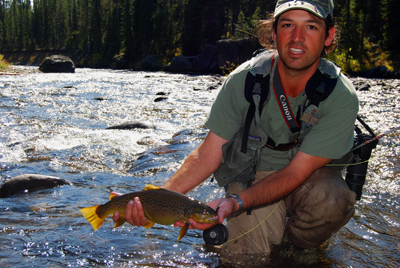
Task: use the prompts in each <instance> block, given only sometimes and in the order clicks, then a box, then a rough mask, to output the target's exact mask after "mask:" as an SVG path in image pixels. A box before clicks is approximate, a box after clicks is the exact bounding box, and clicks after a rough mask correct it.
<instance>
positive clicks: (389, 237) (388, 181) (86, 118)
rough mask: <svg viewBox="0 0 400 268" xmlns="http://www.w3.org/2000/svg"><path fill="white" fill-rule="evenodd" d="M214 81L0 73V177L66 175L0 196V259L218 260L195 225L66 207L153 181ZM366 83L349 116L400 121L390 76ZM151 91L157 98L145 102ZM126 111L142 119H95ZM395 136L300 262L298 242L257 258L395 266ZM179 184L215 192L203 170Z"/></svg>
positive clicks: (183, 150)
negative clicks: (115, 218)
mask: <svg viewBox="0 0 400 268" xmlns="http://www.w3.org/2000/svg"><path fill="white" fill-rule="evenodd" d="M16 68H20V69H22V70H25V71H26V70H32V68H33V67H16ZM353 80H354V82H355V83H356V84H357V83H358V84H361V83H363V82H365V81H364V80H358V79H353ZM222 81H223V78H222V77H218V76H207V75H203V76H193V75H179V74H165V73H146V72H131V71H114V70H92V69H77V70H76V73H75V74H42V73H36V72H33V73H28V74H25V75H19V76H1V77H0V92H1V93H0V115H1V117H0V183H3V182H5V181H7V180H8V179H10V178H12V177H15V176H17V175H20V174H31V173H34V174H43V175H51V176H56V177H60V178H63V179H67V180H69V181H71V182H72V183H73V185H70V186H68V185H67V186H62V187H57V188H53V189H46V190H39V191H36V192H31V193H22V194H18V195H15V196H12V197H10V198H4V199H0V266H1V267H79V266H83V267H97V266H101V267H105V266H112V267H229V266H230V264H228V263H227V262H226V261H224V260H223V259H222V260H221V259H220V257H219V256H218V254H217V253H213V252H212V251H209V250H208V249H207V248H206V247H205V246H204V241H203V239H202V233H201V232H200V231H198V230H189V231H188V234H187V235H186V236H185V237H184V238H183V239H182V240H181V241H180V242H176V240H177V237H178V233H179V229H177V228H173V227H172V226H164V225H158V224H156V225H155V226H154V227H153V228H150V229H144V228H143V227H141V228H137V227H133V226H130V225H129V224H124V225H123V226H121V227H119V228H116V229H112V228H111V227H112V225H113V223H112V220H111V218H110V217H109V218H107V219H106V221H105V223H104V225H103V226H102V227H101V228H100V229H99V230H97V231H96V232H94V231H93V229H92V227H91V226H90V224H89V223H88V222H87V221H86V220H85V219H84V218H83V217H82V215H81V214H80V213H79V211H78V210H79V209H80V208H83V207H86V206H92V205H96V204H102V203H105V202H106V201H107V200H108V195H109V193H110V190H114V191H117V192H121V193H128V192H131V191H138V190H141V189H142V188H143V187H144V185H145V184H148V183H151V184H155V185H162V184H163V183H164V182H165V181H166V180H167V179H168V178H169V177H170V176H171V175H172V174H173V173H174V171H175V170H176V169H177V168H178V167H179V166H180V165H181V164H182V161H183V160H184V158H185V157H186V156H187V155H188V154H189V153H190V152H191V151H192V150H193V149H194V148H196V146H197V145H198V144H199V143H200V142H201V141H202V140H203V139H204V137H205V135H206V133H207V130H206V129H205V128H204V126H203V123H204V121H205V119H206V117H207V114H208V112H209V110H210V106H211V104H212V102H213V100H214V99H215V97H216V95H217V93H218V90H216V89H215V90H210V88H218V87H219V86H220V84H221V82H222ZM368 82H369V83H370V84H371V85H372V87H371V88H370V90H369V91H359V92H358V93H359V97H360V101H361V111H360V115H362V116H363V118H364V119H365V120H366V121H367V122H368V124H369V125H370V126H371V128H372V129H374V130H375V131H376V132H377V134H379V133H382V132H385V131H387V130H389V129H391V128H394V127H396V126H398V125H400V118H399V108H400V104H399V103H400V97H399V96H400V94H399V91H400V81H398V80H386V81H385V80H368ZM160 92H161V93H162V94H165V95H160ZM160 96H163V97H166V99H164V100H162V101H155V100H156V99H157V98H158V97H160ZM128 121H140V122H143V123H146V124H151V125H154V128H148V129H134V130H110V129H106V128H107V127H109V126H112V125H117V124H120V123H125V122H128ZM398 142H399V138H398V133H396V132H395V133H393V134H391V135H388V136H385V137H383V138H382V139H381V140H380V144H379V145H378V146H377V148H376V149H375V150H374V153H373V158H372V159H371V161H370V164H369V172H368V176H367V184H366V185H365V187H364V192H363V197H362V199H361V201H359V202H358V203H357V215H356V216H355V217H354V218H353V219H351V221H350V222H349V223H348V224H347V225H346V226H345V227H344V228H342V229H341V230H340V231H339V232H338V233H337V234H335V235H334V236H333V237H332V238H331V239H330V240H329V241H327V242H326V243H325V244H324V245H323V246H321V247H320V248H319V249H317V250H315V251H312V253H311V261H310V258H309V259H308V260H307V261H304V262H302V261H301V260H300V261H299V260H298V259H299V256H300V257H302V255H307V254H308V255H310V252H297V253H293V252H283V253H281V254H279V255H278V256H275V257H272V260H271V261H270V262H269V264H268V265H272V266H275V267H293V266H298V267H399V266H400V252H399V251H400V235H399V233H400V216H399V215H398V213H397V211H398V209H399V205H400V201H399V198H398V197H399V187H400V185H399V182H400V174H399V168H400V163H399V156H398V154H399V147H398V146H397V143H398ZM189 195H190V196H192V197H194V198H197V199H199V200H202V201H203V202H206V203H207V202H210V201H211V200H213V199H215V198H218V197H221V196H223V191H222V190H221V189H220V188H218V187H217V185H216V183H215V182H211V181H210V180H207V181H206V182H204V183H203V184H202V185H201V187H197V188H196V189H195V190H193V191H192V192H191V193H190V194H189ZM294 255H296V256H295V257H296V258H297V259H296V261H293V260H294V258H295V257H294Z"/></svg>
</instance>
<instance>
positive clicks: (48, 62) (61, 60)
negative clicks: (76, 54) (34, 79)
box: [39, 55, 75, 73]
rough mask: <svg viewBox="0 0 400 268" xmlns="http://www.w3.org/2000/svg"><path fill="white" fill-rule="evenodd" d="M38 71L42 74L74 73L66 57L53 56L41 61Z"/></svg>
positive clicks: (70, 62)
mask: <svg viewBox="0 0 400 268" xmlns="http://www.w3.org/2000/svg"><path fill="white" fill-rule="evenodd" d="M39 70H40V71H41V72H43V73H75V65H74V62H73V61H72V60H71V59H70V58H68V57H66V56H61V55H53V56H50V57H47V58H45V59H44V60H43V62H42V63H41V64H40V66H39Z"/></svg>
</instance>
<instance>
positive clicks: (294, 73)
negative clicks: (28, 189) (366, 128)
mask: <svg viewBox="0 0 400 268" xmlns="http://www.w3.org/2000/svg"><path fill="white" fill-rule="evenodd" d="M332 22H333V1H332V0H319V1H312V0H308V1H287V0H279V1H278V2H277V5H276V9H275V13H274V23H273V31H272V39H273V41H274V42H275V43H276V48H277V51H278V54H277V55H274V56H273V58H272V59H270V58H271V57H270V58H268V59H270V60H271V62H272V63H274V64H273V66H272V64H271V68H270V69H269V68H268V73H269V74H271V77H272V78H271V86H272V87H270V91H272V92H271V93H270V97H269V99H268V100H267V101H266V103H265V104H264V105H263V106H262V105H261V104H260V107H258V108H260V109H262V112H261V115H260V122H261V129H262V131H263V132H264V133H265V134H266V136H268V139H271V140H273V141H274V143H275V144H281V145H287V144H293V146H289V148H287V149H282V150H281V149H279V148H283V147H285V146H269V147H268V148H267V147H264V148H262V151H261V160H260V164H259V166H258V170H257V173H256V174H255V180H254V181H250V183H248V184H247V186H246V185H243V183H239V182H238V181H231V182H229V183H228V184H227V198H220V199H217V200H214V201H212V202H211V203H210V204H209V206H211V207H212V208H214V209H217V208H218V219H219V222H220V223H222V222H223V220H224V219H225V218H228V222H227V228H228V230H229V239H232V238H236V237H238V236H240V235H242V234H244V233H246V232H247V231H249V230H250V229H252V228H253V227H254V226H257V225H258V224H259V223H261V224H260V226H258V227H257V228H256V229H254V230H253V231H251V232H249V233H246V234H245V235H244V236H242V237H240V238H238V239H237V240H235V241H233V242H231V243H227V244H226V247H227V248H228V249H229V250H230V251H232V253H239V254H240V253H244V254H247V253H269V252H270V251H271V245H273V244H280V243H281V242H282V239H283V236H284V233H285V229H286V235H287V238H288V241H289V242H290V243H293V244H294V245H296V246H298V247H302V248H315V247H317V246H319V245H320V244H322V243H323V242H324V241H326V240H327V239H328V238H329V237H331V235H332V234H333V233H334V232H337V231H338V230H339V229H340V228H341V227H342V226H344V225H345V224H346V223H347V222H348V221H349V220H350V218H351V217H352V215H353V214H354V204H355V194H354V193H353V192H351V191H350V190H349V189H348V187H347V185H346V183H345V182H344V180H343V178H342V175H341V172H340V171H338V170H335V169H333V168H332V167H325V166H326V165H327V164H329V163H330V162H331V161H332V160H333V159H340V158H342V157H343V156H344V155H346V153H347V152H348V151H349V150H350V149H351V147H352V146H353V135H354V133H353V127H354V122H355V120H356V115H357V112H358V98H357V95H356V92H355V90H354V87H353V86H352V85H351V83H350V81H349V80H348V79H347V78H346V77H345V76H344V75H343V74H341V73H340V70H337V69H335V70H336V71H335V72H336V73H335V74H334V75H333V76H335V77H334V79H335V82H336V84H335V86H334V89H333V91H332V93H330V95H329V96H328V97H327V98H326V99H325V100H323V101H321V102H320V103H319V105H318V107H316V109H318V118H315V119H316V120H317V122H316V123H315V122H314V123H313V124H308V123H303V124H302V123H300V122H294V123H295V124H298V125H299V129H301V130H300V131H297V132H294V133H293V132H292V131H291V129H290V128H289V126H288V123H287V121H288V116H290V113H289V110H290V111H292V113H291V114H293V115H296V114H298V110H299V109H300V111H301V110H302V109H303V108H305V107H304V105H303V104H302V103H304V93H305V88H306V85H307V83H308V81H309V80H310V78H311V77H312V76H313V75H314V73H316V72H317V71H320V72H322V73H325V74H326V73H327V70H326V69H327V67H326V66H328V65H329V66H331V67H332V66H333V65H332V64H331V65H330V63H329V62H327V61H326V60H322V59H321V55H323V54H324V52H325V50H326V48H328V47H330V46H331V45H332V43H333V41H334V35H335V29H334V27H333V23H332ZM267 57H269V56H267ZM251 68H252V61H249V62H246V63H244V64H242V65H241V66H240V67H238V68H237V69H236V70H235V71H234V72H233V73H232V74H231V75H230V76H229V77H228V78H227V80H226V81H225V83H224V85H223V87H222V89H221V91H220V93H219V95H218V97H217V99H216V101H215V103H214V104H213V107H212V110H211V112H210V115H209V118H208V119H207V122H206V126H207V127H208V128H209V130H210V132H209V133H208V135H207V137H206V138H205V140H204V141H203V142H202V143H201V144H200V145H199V147H198V148H197V149H196V150H194V151H193V152H192V153H191V154H190V155H189V156H188V157H187V159H186V160H185V161H184V163H183V164H182V166H181V167H180V168H179V169H178V171H177V172H176V173H175V174H174V175H173V176H172V177H171V178H170V179H169V180H168V181H167V182H166V183H165V184H164V186H163V187H164V188H166V189H170V190H173V191H177V192H180V193H184V194H186V193H188V192H189V191H191V190H192V189H193V188H195V187H196V186H198V185H199V184H201V183H202V182H203V181H205V180H206V179H207V178H209V177H210V176H211V175H212V174H214V173H215V172H216V171H217V170H218V169H221V167H222V166H223V165H225V164H226V162H229V161H228V158H229V157H227V156H226V155H224V153H225V154H226V148H225V147H223V145H225V144H227V145H228V144H231V143H230V141H232V140H234V139H236V138H235V137H236V136H235V134H237V133H241V132H242V129H243V125H244V124H245V118H246V113H247V111H248V107H249V105H250V104H249V102H247V101H246V100H245V99H244V96H243V95H244V94H243V92H244V87H245V80H246V76H247V74H248V73H249V71H250V70H251ZM331 69H332V68H331ZM274 73H275V75H273V74H274ZM276 88H282V89H283V93H282V95H280V97H279V96H278V95H279V94H278V93H276V92H277V91H276V90H275V89H276ZM274 90H275V94H273V92H274ZM285 94H286V96H285ZM275 95H276V96H275ZM282 96H285V97H284V98H283V97H282ZM282 100H285V101H286V102H282ZM287 106H290V107H289V108H290V109H286V108H287ZM282 107H283V108H282ZM281 109H282V112H281ZM286 112H288V113H287V114H286ZM299 113H300V114H301V112H299ZM285 114H286V115H285ZM285 117H286V118H285ZM292 121H293V120H292ZM296 121H299V120H296ZM252 124H254V123H252ZM304 126H306V127H304ZM250 134H252V133H250ZM249 137H250V136H249ZM241 139H242V138H240V139H239V140H240V141H241ZM286 147H288V146H286ZM288 149H289V150H288ZM221 159H224V161H223V162H222V161H221ZM221 163H222V164H221ZM217 173H218V171H217ZM228 177H229V176H228ZM217 179H218V178H217ZM218 182H219V183H220V181H218ZM232 194H236V195H233V196H231V195H232ZM280 200H282V201H280ZM250 209H251V210H250ZM247 210H249V211H250V213H246V211H247ZM248 214H250V215H248ZM286 217H288V220H287V222H286ZM118 218H119V215H118V213H116V214H115V215H114V221H116V220H117V219H118ZM125 218H126V220H127V221H128V222H129V223H131V224H132V225H135V226H143V225H145V224H146V223H147V219H146V218H145V216H144V214H143V209H142V206H141V203H140V200H139V199H137V198H135V200H134V201H131V202H130V203H129V204H128V206H127V210H126V214H125ZM190 224H191V228H196V229H200V230H204V229H207V228H209V227H210V226H211V225H209V224H201V223H197V222H195V221H194V220H190ZM175 225H176V226H182V223H180V222H177V223H176V224H175ZM285 226H286V228H285Z"/></svg>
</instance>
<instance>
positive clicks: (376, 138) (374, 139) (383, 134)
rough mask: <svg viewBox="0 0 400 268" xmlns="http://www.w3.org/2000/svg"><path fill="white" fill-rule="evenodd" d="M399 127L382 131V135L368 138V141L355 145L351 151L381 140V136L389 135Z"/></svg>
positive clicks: (399, 127)
mask: <svg viewBox="0 0 400 268" xmlns="http://www.w3.org/2000/svg"><path fill="white" fill-rule="evenodd" d="M398 129H400V126H398V127H395V128H393V129H390V130H388V131H386V132H385V133H382V134H380V135H378V136H375V137H373V138H372V139H370V140H367V141H365V142H363V143H362V144H360V145H357V146H355V147H353V149H351V150H350V152H353V151H355V150H357V149H360V148H361V147H363V146H365V145H367V144H370V143H371V142H374V141H377V140H379V139H380V138H382V137H383V136H387V135H389V134H390V133H393V132H395V131H396V130H398Z"/></svg>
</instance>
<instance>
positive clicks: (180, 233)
mask: <svg viewBox="0 0 400 268" xmlns="http://www.w3.org/2000/svg"><path fill="white" fill-rule="evenodd" d="M188 229H189V223H186V224H185V226H183V227H182V228H181V231H180V232H179V236H178V240H177V241H179V240H181V238H182V237H184V236H185V234H186V232H187V230H188Z"/></svg>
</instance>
